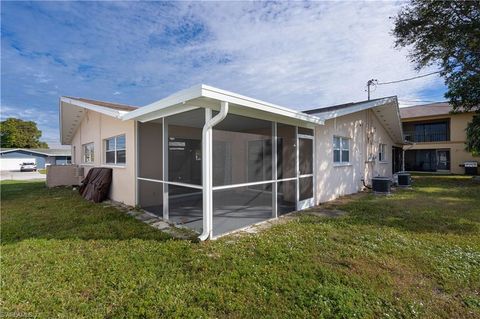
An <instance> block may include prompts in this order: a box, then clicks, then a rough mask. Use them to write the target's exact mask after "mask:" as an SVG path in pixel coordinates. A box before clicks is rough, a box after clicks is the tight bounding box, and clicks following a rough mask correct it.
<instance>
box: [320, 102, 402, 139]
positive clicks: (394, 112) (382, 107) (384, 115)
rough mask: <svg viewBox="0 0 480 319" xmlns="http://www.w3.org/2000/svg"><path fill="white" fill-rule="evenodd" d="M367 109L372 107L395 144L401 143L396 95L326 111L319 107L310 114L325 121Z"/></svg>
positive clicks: (400, 125) (400, 127)
mask: <svg viewBox="0 0 480 319" xmlns="http://www.w3.org/2000/svg"><path fill="white" fill-rule="evenodd" d="M368 109H372V111H373V112H374V113H375V115H376V116H377V118H378V120H379V121H380V123H381V124H382V125H383V127H384V128H385V130H386V131H387V132H388V134H389V135H390V137H391V138H392V140H393V141H394V142H395V143H397V144H403V142H404V140H403V129H402V124H401V121H400V110H399V108H398V100H397V97H395V96H392V97H386V98H382V99H376V100H372V101H365V102H360V103H354V104H352V105H351V106H347V107H342V108H339V109H337V110H332V111H327V112H321V109H319V110H318V113H313V112H312V113H311V114H315V115H316V116H318V117H319V118H321V119H323V120H325V121H326V120H330V119H333V118H337V117H340V116H344V115H348V114H352V113H356V112H360V111H364V110H368Z"/></svg>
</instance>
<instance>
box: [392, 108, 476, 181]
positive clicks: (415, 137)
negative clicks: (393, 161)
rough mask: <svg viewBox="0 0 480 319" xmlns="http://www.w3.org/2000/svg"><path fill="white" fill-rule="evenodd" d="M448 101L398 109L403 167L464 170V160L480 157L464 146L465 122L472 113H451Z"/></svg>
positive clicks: (450, 171) (460, 171)
mask: <svg viewBox="0 0 480 319" xmlns="http://www.w3.org/2000/svg"><path fill="white" fill-rule="evenodd" d="M451 111H452V106H451V105H450V104H449V103H433V104H425V105H416V106H411V107H405V108H401V109H400V116H401V120H402V126H403V133H404V135H405V140H406V141H408V142H411V143H412V145H407V146H405V147H404V149H405V170H407V171H421V172H422V171H423V172H445V173H453V174H463V173H464V172H465V171H464V168H463V167H462V166H461V165H463V163H464V162H465V161H472V160H473V161H475V160H476V161H480V158H479V157H474V156H472V154H471V153H470V152H467V151H466V150H465V140H466V132H465V129H466V127H467V124H468V122H470V121H471V120H472V117H473V113H471V112H467V113H455V114H454V113H451Z"/></svg>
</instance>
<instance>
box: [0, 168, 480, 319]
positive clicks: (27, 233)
mask: <svg viewBox="0 0 480 319" xmlns="http://www.w3.org/2000/svg"><path fill="white" fill-rule="evenodd" d="M414 181H415V183H414V187H413V189H411V190H401V191H397V192H395V194H394V195H391V196H373V195H366V196H355V198H354V199H353V200H351V201H345V202H343V203H338V204H335V205H334V206H335V208H337V209H342V210H346V211H348V212H349V214H347V215H346V216H343V217H340V218H322V217H315V216H308V215H301V216H300V218H298V219H296V220H293V221H290V222H286V223H279V224H278V225H276V226H274V227H272V228H271V229H268V230H265V231H263V232H261V233H260V234H257V235H242V236H230V237H224V238H221V239H219V240H217V241H210V242H203V243H194V242H189V241H182V240H173V239H171V238H169V237H168V236H167V235H165V234H163V233H161V232H159V231H157V230H155V229H153V228H151V227H149V226H147V225H144V224H142V223H141V222H138V221H136V220H135V219H134V218H130V217H129V216H127V215H125V214H123V213H120V212H117V211H116V210H115V209H114V208H112V207H108V206H106V205H103V204H92V203H88V202H86V201H84V200H83V199H81V198H80V197H79V196H78V195H77V193H76V192H74V191H72V190H69V189H65V188H59V189H46V188H45V187H44V183H43V182H4V183H2V184H1V185H2V190H1V199H2V220H1V226H2V229H1V231H2V233H1V239H2V256H1V257H2V260H1V285H2V286H1V299H2V300H1V304H0V306H1V309H2V314H1V315H3V316H14V315H17V317H18V315H19V314H20V315H24V316H26V315H31V316H35V317H37V318H53V317H62V318H85V317H88V318H92V317H96V318H100V317H102V318H103V317H107V318H123V317H125V318H126V317H129V318H131V317H146V318H157V317H192V318H198V317H220V318H227V317H228V318H240V317H242V318H245V317H246V318H249V317H262V318H263V317H270V318H280V317H281V318H293V317H316V318H322V317H325V318H354V317H356V318H378V317H385V318H437V317H438V318H480V184H479V183H475V182H473V181H471V179H469V178H468V177H462V176H457V177H455V176H451V177H450V176H448V177H446V176H419V177H416V178H415V180H414ZM329 206H332V205H331V204H330V205H329Z"/></svg>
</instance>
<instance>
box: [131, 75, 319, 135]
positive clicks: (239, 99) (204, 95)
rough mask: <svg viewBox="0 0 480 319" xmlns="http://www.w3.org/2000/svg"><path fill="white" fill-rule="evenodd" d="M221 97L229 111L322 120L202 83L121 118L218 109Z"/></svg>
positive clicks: (281, 118)
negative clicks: (228, 105) (201, 108)
mask: <svg viewBox="0 0 480 319" xmlns="http://www.w3.org/2000/svg"><path fill="white" fill-rule="evenodd" d="M221 101H225V102H228V103H229V104H230V105H231V112H232V113H235V114H240V115H246V116H248V115H250V116H252V115H253V116H262V117H266V118H268V119H271V120H277V121H279V122H282V121H285V122H288V123H292V122H295V123H304V124H305V125H307V126H311V125H314V124H318V125H323V124H324V120H323V119H320V118H318V117H317V116H314V115H309V114H306V113H303V112H301V111H296V110H292V109H289V108H286V107H282V106H279V105H275V104H271V103H268V102H265V101H261V100H257V99H253V98H250V97H247V96H243V95H240V94H237V93H233V92H229V91H225V90H221V89H218V88H215V87H212V86H208V85H204V84H200V85H196V86H194V87H191V88H189V89H186V90H182V91H179V92H177V93H175V94H173V95H170V96H168V97H166V98H164V99H162V100H159V101H156V102H154V103H151V104H149V105H146V106H144V107H142V108H139V109H136V110H134V111H131V112H129V113H127V114H124V115H123V116H122V119H123V120H137V121H140V122H146V121H151V120H154V119H157V118H161V117H164V116H168V115H172V114H175V113H180V112H185V111H189V110H192V109H195V108H199V107H210V108H212V109H214V110H218V109H219V107H220V102H221Z"/></svg>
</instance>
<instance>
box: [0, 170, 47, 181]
mask: <svg viewBox="0 0 480 319" xmlns="http://www.w3.org/2000/svg"><path fill="white" fill-rule="evenodd" d="M46 178H47V175H46V174H40V173H39V172H19V171H0V181H6V180H13V181H28V180H35V179H42V180H45V179H46Z"/></svg>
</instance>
